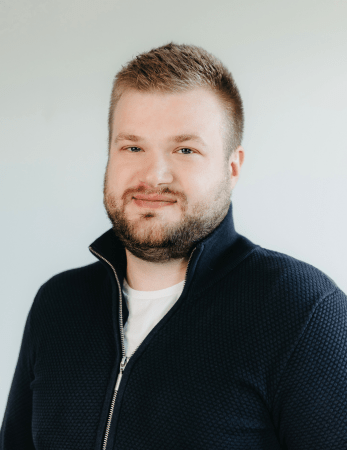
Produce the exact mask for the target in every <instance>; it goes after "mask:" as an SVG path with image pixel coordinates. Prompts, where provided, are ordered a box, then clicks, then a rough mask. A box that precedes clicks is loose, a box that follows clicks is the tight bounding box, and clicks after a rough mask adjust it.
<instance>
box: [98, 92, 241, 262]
mask: <svg viewBox="0 0 347 450" xmlns="http://www.w3.org/2000/svg"><path fill="white" fill-rule="evenodd" d="M224 121H225V118H224V113H223V109H222V107H221V105H220V103H219V101H218V99H217V97H216V95H215V94H214V93H213V92H210V91H208V90H207V89H203V88H196V89H192V90H189V91H187V92H182V93H175V94H171V93H156V92H149V93H148V92H146V93H143V92H140V91H135V90H129V91H126V92H124V93H123V94H122V96H121V98H120V100H119V101H118V104H117V106H116V110H115V112H114V122H113V129H112V139H111V145H110V150H109V152H110V153H109V161H108V165H107V169H106V174H105V187H104V204H105V207H106V211H107V214H108V216H109V218H110V220H111V222H112V224H113V228H114V230H115V233H116V234H117V236H118V237H119V238H120V239H121V241H122V242H123V244H124V245H125V247H126V248H127V249H128V250H129V251H130V252H131V253H133V254H134V255H135V256H137V257H139V258H141V259H143V260H146V261H152V262H160V261H168V260H170V259H177V258H184V257H187V256H188V254H189V252H190V250H191V249H192V247H194V243H195V242H196V241H198V240H200V239H202V238H204V237H205V236H207V235H208V234H209V233H210V232H211V231H213V230H214V229H215V228H216V227H217V226H218V225H219V223H220V222H221V221H222V220H223V218H224V217H225V215H226V214H227V211H228V209H229V206H230V195H231V189H232V187H233V180H232V165H231V164H230V163H229V164H227V162H226V160H225V148H224V144H225V139H224V131H223V127H224V123H225V122H224ZM234 181H235V180H234ZM235 182H236V181H235Z"/></svg>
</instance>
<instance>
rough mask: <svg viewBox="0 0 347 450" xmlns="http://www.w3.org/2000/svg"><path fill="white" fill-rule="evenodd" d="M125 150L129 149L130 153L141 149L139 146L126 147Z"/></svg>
mask: <svg viewBox="0 0 347 450" xmlns="http://www.w3.org/2000/svg"><path fill="white" fill-rule="evenodd" d="M127 150H129V151H130V152H131V153H137V152H139V151H140V150H141V149H140V148H139V147H128V148H127Z"/></svg>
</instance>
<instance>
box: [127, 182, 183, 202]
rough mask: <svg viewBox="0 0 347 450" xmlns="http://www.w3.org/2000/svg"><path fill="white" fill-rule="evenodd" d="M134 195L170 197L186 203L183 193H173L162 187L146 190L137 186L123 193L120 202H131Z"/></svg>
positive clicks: (144, 187)
mask: <svg viewBox="0 0 347 450" xmlns="http://www.w3.org/2000/svg"><path fill="white" fill-rule="evenodd" d="M136 194H143V195H165V194H166V195H170V196H171V197H173V198H175V199H176V198H177V199H180V200H181V201H182V202H186V201H187V197H186V195H185V194H183V192H179V191H174V190H172V189H170V188H168V187H167V186H166V187H162V188H159V189H150V188H147V187H146V186H141V185H140V186H138V187H136V188H128V189H126V190H125V191H124V192H123V195H122V197H121V198H122V200H123V201H126V202H129V201H131V199H132V197H133V196H134V195H136Z"/></svg>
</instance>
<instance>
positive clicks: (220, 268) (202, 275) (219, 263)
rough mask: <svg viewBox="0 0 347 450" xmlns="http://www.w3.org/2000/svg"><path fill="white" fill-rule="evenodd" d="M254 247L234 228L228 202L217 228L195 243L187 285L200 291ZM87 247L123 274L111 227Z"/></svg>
mask: <svg viewBox="0 0 347 450" xmlns="http://www.w3.org/2000/svg"><path fill="white" fill-rule="evenodd" d="M256 247H257V246H256V245H255V244H253V243H252V242H251V241H249V240H248V239H247V238H245V237H243V236H241V235H239V234H238V233H237V232H236V231H235V227H234V221H233V214H232V203H230V208H229V210H228V213H227V215H226V216H225V218H224V219H223V220H222V222H221V223H220V224H219V225H218V227H217V228H216V229H215V230H214V231H212V233H210V234H209V235H208V236H206V237H205V238H204V239H202V240H201V241H199V242H197V244H196V246H195V250H194V253H193V255H192V258H191V261H190V264H189V270H188V275H187V280H186V284H188V283H189V284H190V283H191V282H192V283H193V284H192V287H193V286H194V287H195V288H196V289H197V290H198V291H200V290H201V289H203V288H204V287H205V286H207V285H208V284H210V283H211V282H212V281H213V279H214V278H215V277H216V276H217V277H218V278H219V277H220V276H221V275H223V274H224V273H226V272H228V271H230V270H232V268H233V267H235V266H236V265H237V264H238V263H239V262H240V261H242V260H243V259H244V258H245V257H246V256H247V255H248V254H249V253H250V252H251V251H253V250H254V248H256ZM90 248H91V250H92V251H93V250H94V252H96V253H98V254H99V255H101V256H102V258H104V259H106V260H107V261H108V262H109V263H110V264H111V265H112V266H113V267H114V269H115V270H116V271H117V273H118V274H119V275H120V277H121V278H123V277H124V276H125V273H126V253H125V249H124V246H123V244H122V243H121V241H120V240H119V239H118V238H117V236H116V235H115V233H114V231H113V229H112V228H111V229H110V230H108V231H107V232H106V233H104V234H103V235H102V236H100V237H99V238H98V239H96V241H94V242H93V244H92V245H91V246H90Z"/></svg>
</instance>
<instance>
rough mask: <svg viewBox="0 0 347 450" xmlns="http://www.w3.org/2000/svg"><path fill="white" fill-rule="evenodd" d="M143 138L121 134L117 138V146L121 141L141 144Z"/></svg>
mask: <svg viewBox="0 0 347 450" xmlns="http://www.w3.org/2000/svg"><path fill="white" fill-rule="evenodd" d="M142 140H143V138H142V137H140V136H136V135H135V134H127V133H119V134H117V136H116V137H115V140H114V142H115V144H117V142H119V141H132V142H139V141H142Z"/></svg>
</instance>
